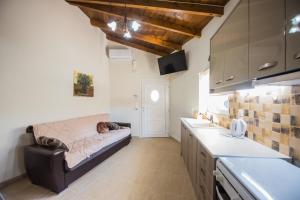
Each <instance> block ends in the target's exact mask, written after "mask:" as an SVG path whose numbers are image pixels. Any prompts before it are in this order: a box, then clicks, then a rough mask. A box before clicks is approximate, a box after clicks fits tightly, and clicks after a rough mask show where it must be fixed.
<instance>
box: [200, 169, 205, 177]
mask: <svg viewBox="0 0 300 200" xmlns="http://www.w3.org/2000/svg"><path fill="white" fill-rule="evenodd" d="M200 171H201V173H202V175H203V176H205V171H204V170H203V169H202V168H201V169H200Z"/></svg>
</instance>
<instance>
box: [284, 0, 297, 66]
mask: <svg viewBox="0 0 300 200" xmlns="http://www.w3.org/2000/svg"><path fill="white" fill-rule="evenodd" d="M286 19H287V27H286V28H287V30H286V69H287V71H290V70H294V69H299V68H300V1H299V0H286Z"/></svg>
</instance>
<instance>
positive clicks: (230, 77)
mask: <svg viewBox="0 0 300 200" xmlns="http://www.w3.org/2000/svg"><path fill="white" fill-rule="evenodd" d="M234 78H235V77H234V76H229V77H228V78H227V79H226V81H231V80H233V79H234Z"/></svg>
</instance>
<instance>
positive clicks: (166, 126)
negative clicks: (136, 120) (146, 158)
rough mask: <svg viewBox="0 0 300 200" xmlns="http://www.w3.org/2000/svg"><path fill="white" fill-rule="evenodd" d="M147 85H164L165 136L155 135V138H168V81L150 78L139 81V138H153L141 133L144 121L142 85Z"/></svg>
mask: <svg viewBox="0 0 300 200" xmlns="http://www.w3.org/2000/svg"><path fill="white" fill-rule="evenodd" d="M147 83H154V84H159V83H161V84H164V85H165V95H166V96H165V114H166V115H165V121H166V123H165V130H166V132H165V134H162V135H157V136H155V137H169V136H170V130H169V129H170V127H169V124H170V94H169V93H170V82H169V80H164V79H159V78H151V79H142V80H141V93H140V94H141V102H140V103H141V112H140V122H141V123H140V130H141V132H140V137H142V138H143V137H144V138H146V137H153V136H147V135H144V134H143V132H144V129H143V128H144V121H143V112H144V91H143V90H144V85H145V84H147Z"/></svg>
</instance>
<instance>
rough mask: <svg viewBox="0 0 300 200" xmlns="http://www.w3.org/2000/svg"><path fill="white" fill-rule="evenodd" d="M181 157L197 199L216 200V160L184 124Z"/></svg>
mask: <svg viewBox="0 0 300 200" xmlns="http://www.w3.org/2000/svg"><path fill="white" fill-rule="evenodd" d="M181 155H182V157H183V159H184V162H185V165H186V167H187V170H188V173H189V176H190V179H191V182H192V185H193V187H194V191H195V194H196V196H197V199H198V200H214V199H215V179H214V176H213V171H214V169H215V163H216V160H215V159H214V158H213V157H212V156H211V155H210V154H209V153H208V152H207V151H206V149H205V148H204V147H203V145H202V144H201V143H200V142H199V140H198V139H197V138H196V137H195V136H194V135H193V134H192V133H191V132H190V131H189V129H188V128H186V127H185V125H184V124H183V123H182V124H181Z"/></svg>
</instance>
